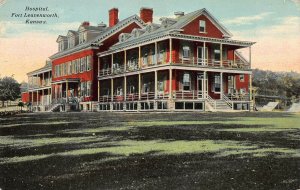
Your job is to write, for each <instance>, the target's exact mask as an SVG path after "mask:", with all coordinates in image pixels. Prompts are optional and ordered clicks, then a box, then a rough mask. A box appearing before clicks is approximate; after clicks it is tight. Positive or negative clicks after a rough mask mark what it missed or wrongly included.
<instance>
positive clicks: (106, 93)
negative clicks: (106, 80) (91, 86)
mask: <svg viewBox="0 0 300 190" xmlns="http://www.w3.org/2000/svg"><path fill="white" fill-rule="evenodd" d="M103 95H104V96H109V95H110V92H109V88H104V89H103Z"/></svg>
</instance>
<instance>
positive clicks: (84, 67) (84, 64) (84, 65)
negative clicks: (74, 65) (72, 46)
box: [81, 57, 86, 72]
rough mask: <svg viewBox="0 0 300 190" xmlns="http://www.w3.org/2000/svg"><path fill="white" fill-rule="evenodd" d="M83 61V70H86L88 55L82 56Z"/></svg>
mask: <svg viewBox="0 0 300 190" xmlns="http://www.w3.org/2000/svg"><path fill="white" fill-rule="evenodd" d="M81 62H82V64H83V72H84V71H86V57H83V58H81Z"/></svg>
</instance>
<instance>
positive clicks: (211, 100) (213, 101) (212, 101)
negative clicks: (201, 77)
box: [206, 94, 217, 110]
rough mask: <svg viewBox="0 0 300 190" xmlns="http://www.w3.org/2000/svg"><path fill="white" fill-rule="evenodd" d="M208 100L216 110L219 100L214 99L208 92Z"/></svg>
mask: <svg viewBox="0 0 300 190" xmlns="http://www.w3.org/2000/svg"><path fill="white" fill-rule="evenodd" d="M206 100H207V101H206V102H207V103H208V104H209V105H210V106H211V107H212V108H213V109H214V110H216V108H217V102H216V101H215V100H214V99H212V97H210V96H209V95H208V94H207V95H206Z"/></svg>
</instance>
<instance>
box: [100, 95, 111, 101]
mask: <svg viewBox="0 0 300 190" xmlns="http://www.w3.org/2000/svg"><path fill="white" fill-rule="evenodd" d="M99 102H111V95H105V96H99Z"/></svg>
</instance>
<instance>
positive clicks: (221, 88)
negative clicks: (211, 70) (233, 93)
mask: <svg viewBox="0 0 300 190" xmlns="http://www.w3.org/2000/svg"><path fill="white" fill-rule="evenodd" d="M220 81H221V82H220V83H221V84H220V99H221V100H222V99H223V73H220Z"/></svg>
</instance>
